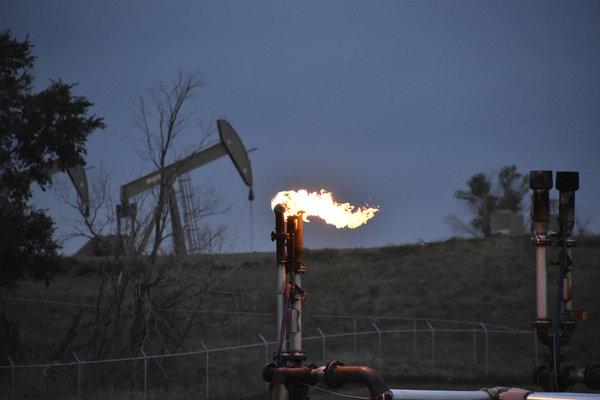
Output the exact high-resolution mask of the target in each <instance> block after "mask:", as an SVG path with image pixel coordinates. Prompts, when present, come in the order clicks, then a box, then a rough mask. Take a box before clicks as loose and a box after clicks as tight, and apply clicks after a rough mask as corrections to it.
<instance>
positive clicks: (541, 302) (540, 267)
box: [535, 243, 548, 321]
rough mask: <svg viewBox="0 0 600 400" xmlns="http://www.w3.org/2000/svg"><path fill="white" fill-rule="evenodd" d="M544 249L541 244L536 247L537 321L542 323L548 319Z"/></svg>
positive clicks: (543, 245)
mask: <svg viewBox="0 0 600 400" xmlns="http://www.w3.org/2000/svg"><path fill="white" fill-rule="evenodd" d="M546 248H547V246H546V245H545V244H543V243H540V244H537V245H536V253H535V256H536V257H535V262H536V289H537V319H538V321H543V320H546V319H548V293H547V290H548V284H547V279H548V276H547V271H546V266H547V261H546Z"/></svg>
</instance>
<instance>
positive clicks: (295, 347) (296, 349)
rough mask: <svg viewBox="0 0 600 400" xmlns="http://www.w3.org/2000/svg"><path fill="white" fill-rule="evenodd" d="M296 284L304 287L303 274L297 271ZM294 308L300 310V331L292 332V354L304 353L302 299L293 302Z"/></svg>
mask: <svg viewBox="0 0 600 400" xmlns="http://www.w3.org/2000/svg"><path fill="white" fill-rule="evenodd" d="M294 284H295V285H296V286H298V287H302V274H301V273H300V272H296V274H295V275H294ZM293 304H294V308H295V309H296V310H298V332H296V333H292V354H297V353H302V300H297V301H294V302H293Z"/></svg>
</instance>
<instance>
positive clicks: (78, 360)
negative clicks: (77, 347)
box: [73, 352, 81, 400]
mask: <svg viewBox="0 0 600 400" xmlns="http://www.w3.org/2000/svg"><path fill="white" fill-rule="evenodd" d="M73 355H74V356H75V358H76V359H77V362H78V367H79V379H78V380H79V395H78V396H79V397H78V398H79V400H81V360H80V359H79V357H77V354H75V352H73Z"/></svg>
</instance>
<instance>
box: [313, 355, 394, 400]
mask: <svg viewBox="0 0 600 400" xmlns="http://www.w3.org/2000/svg"><path fill="white" fill-rule="evenodd" d="M324 372H325V374H324V378H325V383H326V384H327V386H329V387H330V388H332V389H337V388H340V387H342V386H343V384H344V383H362V384H364V385H365V386H367V388H368V389H369V392H370V394H371V397H373V398H375V397H379V396H382V395H384V394H385V393H386V392H388V391H389V388H388V387H387V385H386V384H385V382H384V381H383V378H381V375H379V373H378V372H377V371H375V370H373V369H371V368H369V367H364V366H348V367H346V366H344V365H343V364H342V363H341V362H339V361H332V362H330V363H329V364H327V366H326V367H325V371H324Z"/></svg>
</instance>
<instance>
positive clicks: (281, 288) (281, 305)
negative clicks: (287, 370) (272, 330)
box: [276, 262, 287, 352]
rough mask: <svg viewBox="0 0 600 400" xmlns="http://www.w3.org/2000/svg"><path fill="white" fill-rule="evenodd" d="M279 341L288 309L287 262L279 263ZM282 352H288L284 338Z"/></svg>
mask: <svg viewBox="0 0 600 400" xmlns="http://www.w3.org/2000/svg"><path fill="white" fill-rule="evenodd" d="M276 293H277V340H279V338H280V337H281V323H282V322H283V313H284V311H285V310H286V308H287V304H285V262H277V292H276ZM281 351H282V352H286V351H287V340H286V339H285V338H284V340H283V346H282V347H281Z"/></svg>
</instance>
